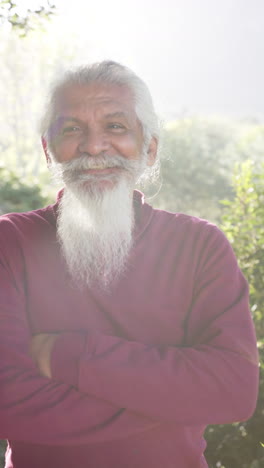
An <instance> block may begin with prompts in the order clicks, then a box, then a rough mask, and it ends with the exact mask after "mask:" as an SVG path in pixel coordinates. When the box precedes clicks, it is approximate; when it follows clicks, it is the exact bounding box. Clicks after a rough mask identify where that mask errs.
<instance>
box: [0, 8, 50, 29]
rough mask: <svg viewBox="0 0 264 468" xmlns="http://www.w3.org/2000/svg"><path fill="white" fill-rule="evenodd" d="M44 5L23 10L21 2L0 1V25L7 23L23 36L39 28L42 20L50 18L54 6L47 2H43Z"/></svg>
mask: <svg viewBox="0 0 264 468" xmlns="http://www.w3.org/2000/svg"><path fill="white" fill-rule="evenodd" d="M43 3H44V5H41V6H39V7H38V8H35V9H32V8H25V7H24V6H23V0H22V1H19V0H18V1H13V0H0V24H1V23H2V24H6V23H8V24H9V25H10V26H11V27H12V28H16V29H18V30H19V31H20V33H21V35H22V36H25V35H26V34H27V32H28V31H30V30H31V29H34V28H35V27H36V26H37V25H38V26H39V25H40V24H41V23H42V22H43V20H46V19H48V18H50V17H51V16H52V15H53V14H54V11H55V5H53V4H51V3H50V1H49V0H43Z"/></svg>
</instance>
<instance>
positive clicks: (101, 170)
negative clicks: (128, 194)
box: [80, 166, 123, 175]
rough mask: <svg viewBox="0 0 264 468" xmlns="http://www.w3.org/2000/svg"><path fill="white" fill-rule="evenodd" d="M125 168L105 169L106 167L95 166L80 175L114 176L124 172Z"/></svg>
mask: <svg viewBox="0 0 264 468" xmlns="http://www.w3.org/2000/svg"><path fill="white" fill-rule="evenodd" d="M122 170H123V168H122V167H118V166H115V167H105V166H94V167H92V168H91V169H85V170H83V171H81V172H80V174H82V175H86V174H87V175H90V174H91V175H92V174H101V175H104V174H105V175H107V174H113V173H115V172H119V171H122Z"/></svg>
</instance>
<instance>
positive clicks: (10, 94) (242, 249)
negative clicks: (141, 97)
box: [0, 0, 264, 468]
mask: <svg viewBox="0 0 264 468" xmlns="http://www.w3.org/2000/svg"><path fill="white" fill-rule="evenodd" d="M0 25H1V28H0V56H1V74H0V103H1V113H0V128H1V133H0V135H1V136H0V214H4V213H6V212H10V211H25V210H31V209H35V208H38V207H41V206H44V205H45V204H47V203H50V202H53V201H54V199H55V196H56V191H57V188H56V187H54V186H52V184H51V182H50V177H49V173H48V171H47V169H46V165H45V158H44V155H43V154H42V150H41V145H40V135H39V129H38V128H39V120H40V117H41V114H42V110H43V106H44V104H45V98H46V95H47V93H48V89H49V84H50V82H52V80H53V79H55V78H56V77H57V76H58V75H59V74H60V73H61V72H62V71H63V70H65V69H66V68H69V66H70V67H71V66H74V65H78V64H84V63H91V62H94V61H98V60H103V59H111V60H116V61H120V62H121V63H123V64H125V65H127V66H129V67H130V68H132V69H133V70H134V71H135V72H136V73H137V74H138V75H139V76H140V77H141V78H143V80H144V81H145V82H146V83H147V85H148V86H149V88H150V91H151V93H152V96H153V99H154V103H155V106H156V110H157V113H158V115H159V116H160V119H161V121H162V122H163V142H162V154H161V157H162V159H161V177H160V180H159V181H157V182H156V183H155V185H153V186H151V187H145V188H144V191H145V192H146V195H147V197H148V199H149V201H150V202H151V204H152V205H154V206H156V207H161V208H163V209H168V210H172V211H183V212H185V213H189V214H193V215H197V216H200V217H204V218H207V219H209V220H211V221H213V222H215V223H217V224H218V225H219V226H220V228H221V229H223V230H224V232H225V233H226V235H227V236H228V238H229V240H230V241H231V243H232V245H233V248H234V250H235V252H236V255H237V257H238V259H239V262H240V265H241V268H242V270H243V272H244V274H245V275H246V277H247V279H248V281H249V284H250V292H251V310H252V314H253V317H254V321H255V325H256V330H257V334H258V340H259V350H260V358H261V359H260V361H261V381H260V396H259V401H258V406H257V409H256V412H255V414H254V416H253V418H251V420H250V421H247V422H243V423H240V422H238V423H236V424H232V425H225V426H210V427H209V428H208V430H207V433H206V438H207V441H208V449H207V453H206V456H207V460H208V463H209V466H210V468H263V467H264V446H263V444H264V429H263V428H264V377H263V349H264V345H263V337H264V325H263V323H264V93H263V83H264V61H263V57H264V2H263V0H222V1H221V2H219V1H218V0H199V2H198V1H197V0H144V2H143V1H142V0H133V2H131V1H129V0H122V1H121V0H112V1H111V2H109V0H108V1H107V0H97V1H95V2H83V1H82V0H74V1H72V2H71V1H68V2H65V1H64V0H53V1H47V0H16V1H11V0H0ZM2 445H3V447H4V444H2ZM3 447H2V452H3ZM2 458H3V456H2ZM2 463H3V462H2ZM0 467H1V461H0Z"/></svg>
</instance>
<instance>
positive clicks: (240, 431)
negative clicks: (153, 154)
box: [206, 161, 264, 468]
mask: <svg viewBox="0 0 264 468" xmlns="http://www.w3.org/2000/svg"><path fill="white" fill-rule="evenodd" d="M233 187H234V191H235V198H234V200H233V201H226V202H224V205H225V209H224V214H223V218H222V219H223V224H222V228H223V230H224V231H225V233H226V235H227V237H228V238H229V240H230V242H231V244H232V245H233V249H234V251H235V253H236V256H237V258H238V261H239V264H240V267H241V269H242V271H243V273H244V274H245V276H246V278H247V279H248V281H249V285H250V304H251V311H252V315H253V318H254V322H255V327H256V332H257V338H258V347H259V353H260V387H259V398H258V403H257V408H256V411H255V413H254V415H253V417H252V418H251V419H250V420H249V421H246V422H243V423H237V424H232V425H224V426H210V427H208V429H207V432H206V439H207V442H208V448H207V451H206V458H207V460H208V463H209V466H210V468H215V467H217V468H222V467H224V468H263V467H264V447H263V443H264V430H263V421H264V166H262V168H261V170H259V168H258V169H257V167H256V166H255V165H254V164H253V163H252V162H251V161H246V162H244V163H242V164H241V165H240V166H237V168H236V171H235V175H234V178H233Z"/></svg>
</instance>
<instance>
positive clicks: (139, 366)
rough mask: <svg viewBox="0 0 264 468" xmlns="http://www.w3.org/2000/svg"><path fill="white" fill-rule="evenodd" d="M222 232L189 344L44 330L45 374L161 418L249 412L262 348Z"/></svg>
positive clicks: (37, 343) (197, 299) (193, 419)
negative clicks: (165, 344)
mask: <svg viewBox="0 0 264 468" xmlns="http://www.w3.org/2000/svg"><path fill="white" fill-rule="evenodd" d="M220 237H221V236H220ZM220 240H222V246H221V244H220V250H219V252H218V253H216V252H214V253H213V248H212V249H211V250H212V251H211V257H210V258H211V261H212V262H213V261H214V260H213V259H214V257H215V258H217V268H216V272H215V274H212V270H211V269H208V273H206V271H205V272H204V274H203V275H201V278H200V280H197V286H196V291H195V294H194V301H193V306H192V311H191V314H190V317H189V322H190V327H189V331H188V334H189V337H188V342H186V345H185V346H184V347H175V346H168V347H161V346H160V347H159V346H150V345H146V344H144V343H139V342H136V341H128V340H126V339H123V338H121V337H115V336H109V335H104V334H103V333H100V332H93V331H89V333H87V334H85V333H84V334H83V333H75V332H73V333H61V334H58V335H55V336H54V335H39V336H36V337H34V338H33V346H32V351H33V355H34V358H35V360H36V362H37V365H38V367H39V370H40V372H41V373H42V375H45V376H46V377H49V378H52V379H55V380H58V381H61V382H66V383H68V384H71V385H73V386H74V387H75V388H76V389H78V390H79V391H81V392H83V393H86V394H89V395H94V396H95V397H97V398H100V399H102V400H107V401H108V402H110V403H112V404H113V405H117V406H121V407H124V408H127V409H128V410H129V411H132V412H136V413H140V414H143V415H145V416H146V417H149V418H152V419H154V420H157V421H160V422H172V423H176V424H183V425H184V424H219V423H228V422H233V421H238V420H243V419H247V418H248V417H250V416H251V414H252V412H253V410H254V407H255V403H256V395H257V385H258V355H257V350H256V339H255V334H254V329H253V325H252V319H251V317H250V312H249V307H248V288H247V284H246V282H245V279H244V277H243V276H242V274H241V272H240V270H239V268H238V266H237V262H236V260H235V258H234V255H233V252H232V250H231V247H230V246H229V244H228V242H227V241H226V240H225V239H223V237H221V239H219V241H220ZM208 311H210V318H209V320H208V318H207V319H205V316H206V315H207V314H208ZM196 317H199V323H195V321H196ZM191 323H193V324H194V325H193V326H192V325H191ZM80 343H81V346H80Z"/></svg>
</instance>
